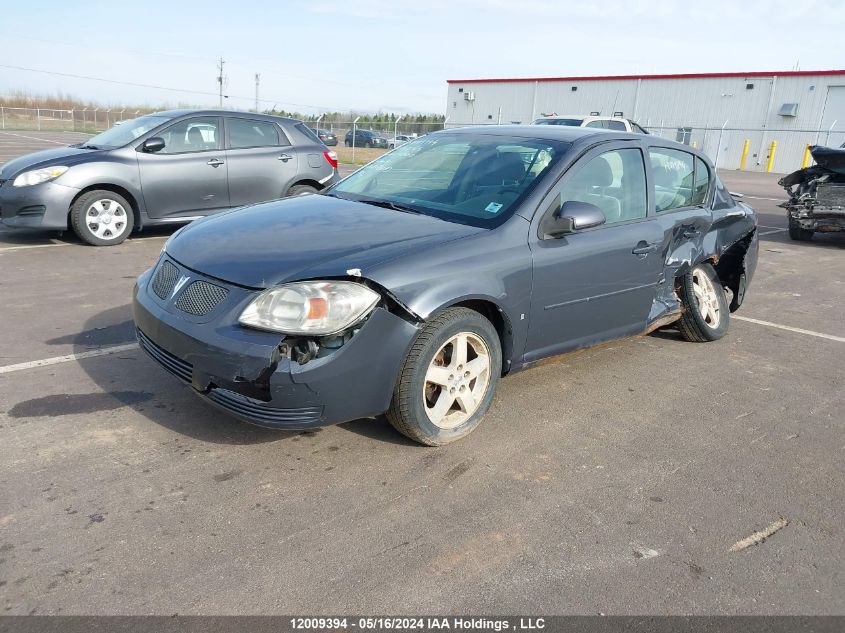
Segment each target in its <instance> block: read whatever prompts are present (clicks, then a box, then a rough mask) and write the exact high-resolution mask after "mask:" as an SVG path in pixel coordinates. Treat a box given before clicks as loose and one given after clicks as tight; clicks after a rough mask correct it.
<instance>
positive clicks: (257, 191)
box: [0, 110, 338, 246]
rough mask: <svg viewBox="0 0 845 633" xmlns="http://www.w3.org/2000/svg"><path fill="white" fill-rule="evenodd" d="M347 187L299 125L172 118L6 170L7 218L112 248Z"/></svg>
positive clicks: (1, 173) (132, 125)
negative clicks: (145, 232) (159, 227)
mask: <svg viewBox="0 0 845 633" xmlns="http://www.w3.org/2000/svg"><path fill="white" fill-rule="evenodd" d="M337 180H338V175H337V156H336V155H335V153H334V152H332V151H329V150H327V149H326V147H325V146H324V145H323V144H322V143H320V142H318V141H317V139H316V138H315V137H314V135H313V134H312V133H311V132H310V130H308V128H307V127H305V125H304V124H303V123H301V122H299V121H294V120H291V119H283V118H280V117H274V116H267V115H262V114H254V113H247V112H224V111H220V110H171V111H168V112H157V113H155V114H150V115H147V116H142V117H140V118H137V119H132V120H131V121H124V122H122V123H121V124H120V125H117V126H115V127H113V128H111V129H110V130H107V131H106V132H103V133H102V134H98V135H97V136H95V137H93V138H92V139H90V140H89V141H86V142H85V143H83V144H81V145H76V146H71V147H62V148H58V149H51V150H46V151H43V152H36V153H34V154H29V155H27V156H22V157H21V158H17V159H15V160H12V161H10V162H8V163H6V164H5V165H3V166H2V168H0V218H2V222H3V224H5V225H6V226H10V227H18V228H36V229H59V230H63V229H67V228H68V227H72V228H73V230H74V231H76V233H77V234H78V235H79V237H80V238H81V239H83V240H84V241H86V242H88V243H89V244H93V245H95V246H110V245H113V244H119V243H120V242H122V241H123V240H125V239H126V238H127V237H128V236H129V234H130V233H131V231H132V229H133V228H141V227H143V226H150V225H155V224H166V223H181V222H188V221H190V220H194V219H196V218H198V217H202V216H206V215H210V214H212V213H217V212H219V211H223V210H226V209H231V208H233V207H239V206H242V205H248V204H253V203H256V202H264V201H266V200H274V199H276V198H281V197H284V196H295V195H302V194H305V193H314V192H317V191H320V190H322V189H324V188H325V187H328V186H330V185H332V184H334V183H335V181H337Z"/></svg>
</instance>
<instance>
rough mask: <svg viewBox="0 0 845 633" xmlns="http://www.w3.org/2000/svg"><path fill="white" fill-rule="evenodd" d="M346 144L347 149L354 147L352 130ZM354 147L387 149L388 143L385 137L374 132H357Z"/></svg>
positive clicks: (347, 134)
mask: <svg viewBox="0 0 845 633" xmlns="http://www.w3.org/2000/svg"><path fill="white" fill-rule="evenodd" d="M344 143H345V144H346V147H352V145H353V134H352V130H349V131H348V132H347V133H346V138H345V139H344ZM354 145H355V147H381V148H384V149H387V147H388V141H387V139H386V138H385V137H383V136H382V135H381V134H379V133H378V132H375V131H374V130H355V134H354Z"/></svg>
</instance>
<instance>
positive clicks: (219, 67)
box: [217, 57, 226, 109]
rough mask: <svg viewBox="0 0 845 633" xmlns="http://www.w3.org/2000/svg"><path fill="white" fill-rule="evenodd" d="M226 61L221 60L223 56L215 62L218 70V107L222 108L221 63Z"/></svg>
mask: <svg viewBox="0 0 845 633" xmlns="http://www.w3.org/2000/svg"><path fill="white" fill-rule="evenodd" d="M225 63H226V62H225V61H223V58H222V57H221V58H220V62H219V63H218V64H217V70H218V71H219V73H218V75H217V88H218V91H219V95H220V108H221V109H222V108H223V64H225Z"/></svg>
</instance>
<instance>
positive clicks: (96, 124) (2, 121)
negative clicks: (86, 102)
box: [0, 106, 149, 133]
mask: <svg viewBox="0 0 845 633" xmlns="http://www.w3.org/2000/svg"><path fill="white" fill-rule="evenodd" d="M147 112H149V110H138V109H134V108H133V109H129V108H82V109H76V110H57V109H51V108H13V107H8V106H0V130H21V131H27V130H29V131H42V130H55V131H63V132H91V133H94V132H101V131H103V130H107V129H109V128H110V127H112V126H114V124H115V123H118V122H120V121H125V120H127V119H134V118H135V117H138V116H141V115H142V114H147Z"/></svg>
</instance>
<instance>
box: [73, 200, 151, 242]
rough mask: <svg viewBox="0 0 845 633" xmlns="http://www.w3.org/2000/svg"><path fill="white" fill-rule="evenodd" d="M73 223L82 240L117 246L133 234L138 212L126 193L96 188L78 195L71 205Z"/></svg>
mask: <svg viewBox="0 0 845 633" xmlns="http://www.w3.org/2000/svg"><path fill="white" fill-rule="evenodd" d="M70 223H71V226H72V227H73V230H74V232H75V233H76V234H77V235H78V236H79V239H81V240H82V241H83V242H86V243H87V244H91V245H92V246H115V245H117V244H120V243H121V242H123V241H124V240H125V239H126V238H127V237H129V234H130V233H132V229H133V227H134V226H135V212H134V210H133V209H132V205H130V204H129V202H127V200H126V198H124V197H123V196H121V195H119V194H116V193H114V192H113V191H108V190H105V189H96V190H94V191H89V192H87V193H85V194H83V195H81V196H79V198H77V199H76V201H75V202H74V203H73V205H71V208H70Z"/></svg>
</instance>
